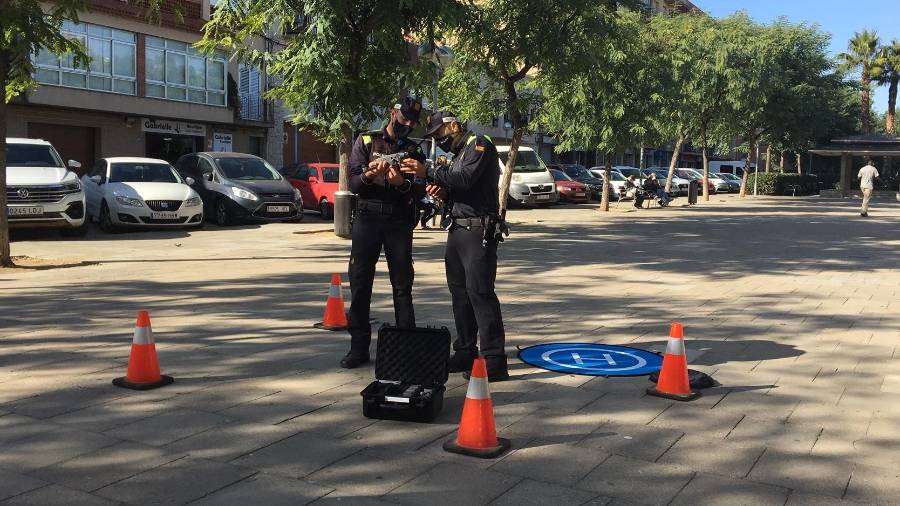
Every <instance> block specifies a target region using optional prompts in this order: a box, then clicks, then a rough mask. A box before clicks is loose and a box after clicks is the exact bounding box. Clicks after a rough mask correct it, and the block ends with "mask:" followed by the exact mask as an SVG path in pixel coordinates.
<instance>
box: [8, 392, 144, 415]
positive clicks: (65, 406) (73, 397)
mask: <svg viewBox="0 0 900 506" xmlns="http://www.w3.org/2000/svg"><path fill="white" fill-rule="evenodd" d="M125 395H126V394H125V393H124V392H123V391H122V390H120V389H112V388H103V389H99V388H80V387H72V388H65V389H62V390H56V391H53V392H48V393H45V394H42V395H38V396H36V397H29V398H27V399H21V400H18V401H15V402H11V403H9V404H6V405H4V406H3V408H4V409H6V410H9V411H13V412H15V413H18V414H20V415H25V416H31V417H34V418H52V417H54V416H56V415H61V414H63V413H69V412H71V411H77V410H79V409H82V408H85V407H87V406H91V405H93V404H101V403H104V402H108V401H110V400H112V399H115V398H118V397H124V396H125Z"/></svg>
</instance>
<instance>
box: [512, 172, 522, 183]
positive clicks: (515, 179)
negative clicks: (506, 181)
mask: <svg viewBox="0 0 900 506" xmlns="http://www.w3.org/2000/svg"><path fill="white" fill-rule="evenodd" d="M512 180H513V183H521V182H522V176H521V175H519V174H513V178H512Z"/></svg>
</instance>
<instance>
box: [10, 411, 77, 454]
mask: <svg viewBox="0 0 900 506" xmlns="http://www.w3.org/2000/svg"><path fill="white" fill-rule="evenodd" d="M65 428H66V427H64V426H62V425H58V424H55V423H51V422H49V421H45V420H39V419H37V418H31V417H29V416H24V415H17V414H9V415H4V416H0V447H4V446H5V445H7V444H9V443H12V442H14V441H18V440H20V439H25V438H28V437H32V436H36V435H38V434H52V433H54V432H56V431H58V430H60V429H65Z"/></svg>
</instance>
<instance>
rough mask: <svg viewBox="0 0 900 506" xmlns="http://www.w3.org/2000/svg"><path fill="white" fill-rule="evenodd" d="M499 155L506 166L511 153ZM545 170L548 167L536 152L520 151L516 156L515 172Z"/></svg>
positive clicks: (506, 152)
mask: <svg viewBox="0 0 900 506" xmlns="http://www.w3.org/2000/svg"><path fill="white" fill-rule="evenodd" d="M498 154H499V155H500V161H501V162H503V164H504V165H505V164H506V160H507V159H508V158H509V151H501V152H500V153H498ZM545 170H547V167H546V166H545V165H544V162H543V161H541V159H540V158H538V156H537V153H535V152H534V151H519V153H518V154H517V155H516V166H515V167H513V172H544V171H545Z"/></svg>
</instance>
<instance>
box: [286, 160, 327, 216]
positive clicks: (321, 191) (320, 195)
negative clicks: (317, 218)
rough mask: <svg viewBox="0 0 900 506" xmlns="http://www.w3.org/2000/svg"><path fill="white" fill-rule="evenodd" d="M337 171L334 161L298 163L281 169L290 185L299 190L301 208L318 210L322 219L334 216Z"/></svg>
mask: <svg viewBox="0 0 900 506" xmlns="http://www.w3.org/2000/svg"><path fill="white" fill-rule="evenodd" d="M339 171H340V168H339V166H338V164H336V163H299V164H295V165H291V166H289V167H285V168H283V169H281V173H282V174H283V175H284V177H286V178H287V179H288V181H290V183H291V185H292V186H293V187H294V188H296V189H298V190H300V195H301V196H302V197H303V208H304V209H312V210H314V211H319V213H321V215H322V219H323V220H329V219H331V218H333V217H334V192H336V191H337V190H338V173H339Z"/></svg>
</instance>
